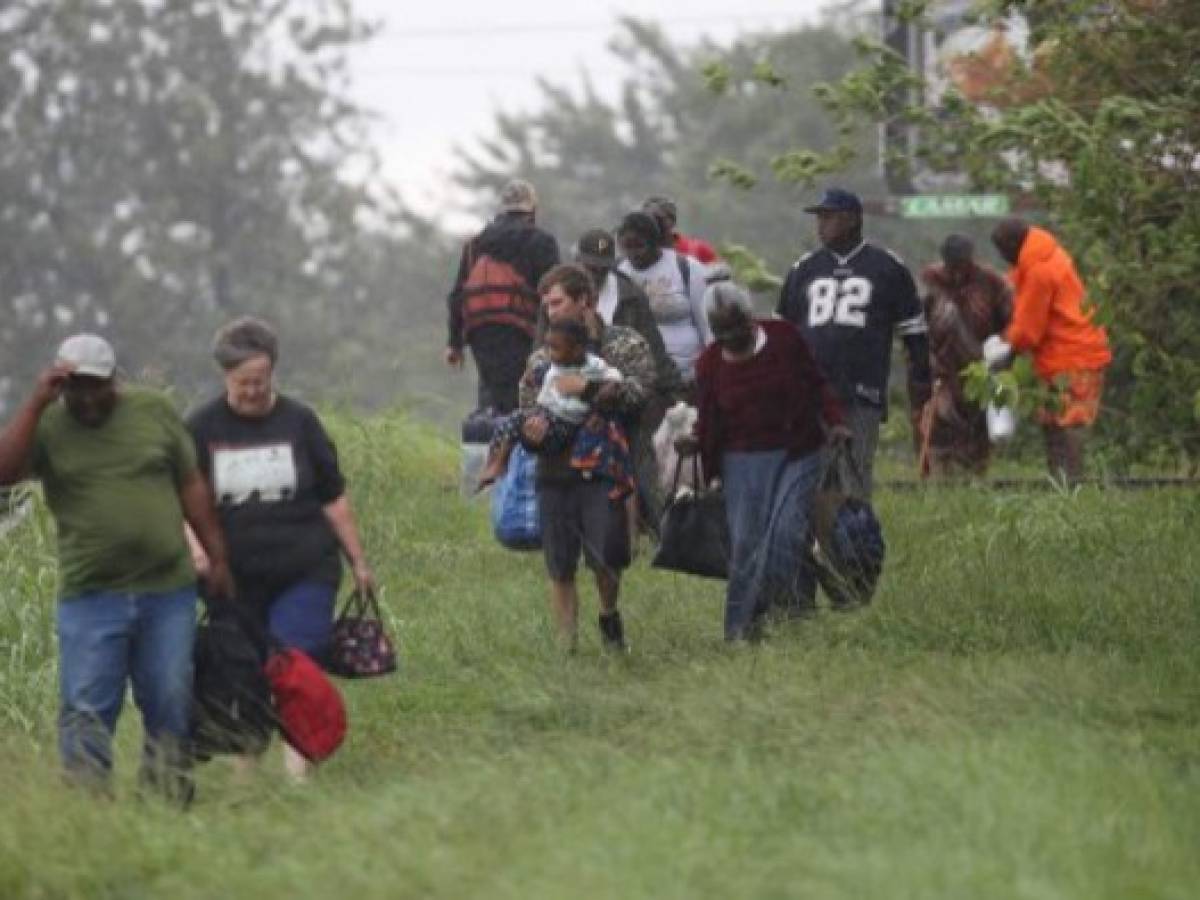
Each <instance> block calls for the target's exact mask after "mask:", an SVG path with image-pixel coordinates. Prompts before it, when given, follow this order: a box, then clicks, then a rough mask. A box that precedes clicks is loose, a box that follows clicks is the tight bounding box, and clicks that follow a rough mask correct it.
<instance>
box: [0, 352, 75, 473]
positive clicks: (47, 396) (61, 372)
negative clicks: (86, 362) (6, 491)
mask: <svg viewBox="0 0 1200 900" xmlns="http://www.w3.org/2000/svg"><path fill="white" fill-rule="evenodd" d="M70 374H71V367H70V366H61V365H56V366H51V367H50V368H48V369H46V370H45V371H44V372H42V374H41V375H39V376H38V380H37V382H36V383H35V384H34V388H33V392H32V393H31V394H30V395H29V399H27V400H26V401H25V402H24V403H23V404H21V406H20V408H19V409H18V410H17V413H16V415H15V416H13V418H12V421H11V422H9V423H8V425H6V426H5V428H4V430H3V431H0V486H6V485H10V484H16V483H17V482H18V481H20V480H21V479H23V478H26V477H28V475H29V470H30V466H31V465H32V463H33V448H34V445H35V443H36V441H37V427H38V422H40V421H41V419H42V413H44V412H45V411H46V407H48V406H49V405H50V404H51V403H53V402H54V401H55V400H57V399H58V398H59V397H60V396H61V395H62V390H63V385H65V384H66V381H67V376H68V375H70Z"/></svg>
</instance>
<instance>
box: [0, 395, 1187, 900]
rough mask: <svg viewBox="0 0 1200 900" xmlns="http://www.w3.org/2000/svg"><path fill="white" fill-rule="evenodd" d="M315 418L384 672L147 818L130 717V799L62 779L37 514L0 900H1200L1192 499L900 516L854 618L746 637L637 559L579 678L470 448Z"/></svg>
mask: <svg viewBox="0 0 1200 900" xmlns="http://www.w3.org/2000/svg"><path fill="white" fill-rule="evenodd" d="M333 420H334V426H335V430H336V433H337V438H338V444H339V448H340V450H341V454H342V457H343V460H344V463H345V466H346V469H347V471H348V473H349V477H350V484H351V494H352V497H353V501H354V504H355V506H356V508H357V510H358V513H359V517H360V520H361V522H362V525H363V530H364V534H365V537H366V541H367V544H368V547H369V550H370V555H371V557H372V561H373V562H374V564H375V566H376V569H377V572H378V574H379V576H380V578H381V581H382V582H383V584H384V586H385V588H384V601H385V607H386V615H387V617H388V619H389V624H390V625H391V626H392V628H393V630H394V631H395V633H396V634H397V635H398V637H399V639H400V643H401V647H402V655H403V660H402V669H401V672H400V673H399V674H398V675H397V676H395V677H393V678H391V679H389V680H380V681H376V682H366V683H353V684H348V685H346V686H345V692H346V695H347V699H348V702H349V705H350V709H351V718H352V724H351V729H352V730H351V736H350V739H349V741H348V743H347V745H346V746H345V748H344V749H343V750H342V751H341V752H340V753H339V755H338V756H336V757H335V758H334V759H333V760H331V761H330V762H329V763H328V764H327V765H326V766H325V767H324V768H323V769H322V770H321V771H320V772H319V773H318V777H317V778H316V780H315V781H314V782H312V783H311V784H309V785H306V786H304V787H302V788H295V787H292V786H290V785H288V784H287V783H286V781H285V780H284V779H283V777H282V775H281V774H280V773H279V771H278V769H279V766H278V764H277V760H276V759H274V758H271V759H270V760H269V764H266V765H264V767H263V769H262V771H261V772H260V773H259V774H258V776H257V777H255V778H253V779H251V780H250V781H249V782H245V783H243V782H240V781H239V780H238V779H235V778H234V777H233V776H232V774H231V772H230V770H229V768H228V767H227V766H226V765H224V764H223V763H221V762H217V763H212V764H208V765H206V766H205V767H203V768H202V769H201V770H200V773H199V780H200V793H199V798H198V801H197V803H196V804H195V806H194V807H193V809H192V810H191V811H190V812H188V813H186V814H178V813H175V812H173V811H171V810H169V809H167V808H165V807H160V806H159V805H158V804H156V803H153V802H144V801H143V802H139V801H138V800H137V799H135V797H134V792H133V790H132V771H131V770H132V769H133V767H134V763H135V760H136V743H137V740H138V725H137V722H136V716H135V715H133V714H132V711H128V712H127V713H126V715H125V717H124V719H123V722H122V726H121V729H120V734H119V763H118V764H119V766H120V770H119V785H118V788H119V789H118V796H117V799H116V800H114V801H111V802H98V801H96V800H93V799H91V798H89V797H88V796H86V795H81V794H78V793H75V792H73V791H71V790H69V789H67V788H65V787H63V786H62V785H60V784H59V781H58V778H57V770H56V760H55V758H54V750H53V747H54V740H53V738H54V731H53V724H54V713H55V703H56V701H55V682H54V678H55V666H54V645H53V635H52V631H53V629H52V625H51V622H52V603H53V594H54V552H53V541H52V531H51V528H50V523H49V522H48V521H47V519H46V516H45V514H44V512H42V511H39V512H38V513H37V514H36V515H35V516H33V517H32V518H31V519H30V520H29V521H27V522H26V523H25V524H23V525H22V526H21V527H20V528H18V529H16V530H14V531H13V532H12V533H10V534H9V535H8V536H7V537H6V539H5V540H4V542H3V543H0V728H2V733H3V736H2V737H0V796H2V797H3V798H4V801H3V807H2V811H0V897H5V898H7V897H120V898H127V897H164V896H171V897H178V898H191V897H197V898H199V897H324V896H347V897H381V898H382V897H397V896H414V897H417V896H419V897H424V896H446V897H462V896H488V897H501V898H507V897H512V898H518V897H519V898H526V897H609V896H612V897H617V896H620V897H628V896H646V897H697V896H713V897H731V896H732V897H789V896H797V897H800V896H803V897H827V896H828V897H871V896H879V897H937V896H944V897H955V898H958V897H997V898H1000V897H1005V898H1007V897H1029V898H1034V897H1037V898H1041V897H1081V898H1082V897H1089V898H1091V897H1113V898H1118V897H1121V898H1123V897H1131V896H1138V897H1180V898H1183V897H1190V896H1193V895H1194V893H1195V887H1194V886H1195V885H1196V884H1197V883H1200V853H1197V852H1196V851H1197V848H1198V847H1200V653H1197V650H1196V647H1197V646H1198V645H1200V598H1198V592H1197V585H1198V584H1200V555H1198V554H1197V553H1196V552H1195V550H1194V548H1193V544H1194V540H1193V536H1194V535H1195V534H1196V533H1197V523H1198V521H1200V500H1198V498H1197V497H1196V496H1194V495H1191V494H1182V493H1161V494H1120V493H1102V492H1098V491H1083V492H1080V493H1078V494H1075V495H1056V494H1038V495H1029V496H1014V495H1007V496H1006V495H997V494H993V493H989V492H986V491H982V490H972V489H969V488H957V489H945V490H936V489H931V490H929V491H927V492H925V493H920V494H913V495H887V494H885V495H883V496H881V497H880V498H879V503H878V506H879V511H880V514H881V517H882V519H883V520H884V524H885V528H886V533H887V538H888V544H889V547H888V550H889V557H888V565H887V569H886V574H885V578H884V582H883V584H882V586H881V588H880V591H879V593H878V595H877V597H876V602H875V603H874V604H873V605H872V607H870V608H869V609H867V610H865V611H863V612H860V613H856V614H851V615H845V614H833V613H826V614H823V615H821V616H819V617H818V618H817V619H815V620H812V621H807V622H804V623H803V624H799V625H794V626H788V627H786V628H784V629H781V630H778V631H776V632H773V633H772V634H771V635H770V636H769V638H768V640H767V641H766V642H764V643H763V644H762V645H760V646H757V647H738V648H730V647H726V646H725V645H724V644H723V643H722V642H721V641H720V639H719V636H720V611H721V601H722V589H721V585H719V584H717V583H714V582H705V581H698V580H693V579H688V578H685V577H682V576H674V575H669V574H665V573H661V572H656V571H652V570H650V569H649V568H647V566H646V563H645V559H644V558H643V559H641V560H640V561H639V562H638V564H637V565H636V566H635V568H634V570H633V571H632V572H631V573H630V576H629V577H628V579H627V582H626V585H625V589H624V596H623V608H624V610H625V616H626V621H627V628H628V631H629V635H630V638H631V641H632V644H633V652H632V653H631V654H630V655H629V656H627V657H611V656H607V655H605V654H604V653H603V652H602V651H601V649H600V646H599V641H598V638H597V635H596V633H595V626H594V610H595V607H594V605H589V606H588V609H589V610H591V612H590V613H588V615H586V616H585V617H584V628H583V640H582V642H581V649H580V652H579V653H578V654H577V655H576V656H573V657H568V656H564V655H563V654H561V653H560V652H559V651H558V650H557V649H556V648H555V645H554V643H553V641H552V640H551V636H550V630H549V622H548V616H547V614H546V610H545V599H544V595H545V585H544V580H543V573H542V568H541V564H540V559H539V557H538V556H537V555H536V554H535V555H521V554H513V553H507V552H505V551H503V550H501V549H500V548H498V547H497V546H496V545H495V544H494V543H493V542H492V541H491V540H490V538H489V536H488V533H487V523H486V516H485V515H484V511H483V508H482V507H480V506H478V505H472V504H467V503H464V502H462V501H461V500H460V499H459V498H458V496H457V494H456V475H457V461H456V457H455V455H454V448H453V447H452V446H451V445H450V444H449V443H448V442H446V441H444V440H443V439H442V438H440V437H439V436H438V435H436V434H433V433H430V432H429V431H427V430H424V429H422V428H420V427H418V426H415V425H412V424H410V423H409V422H406V421H404V420H403V419H401V418H397V417H390V418H389V417H381V418H377V419H372V420H369V421H366V422H362V421H355V420H353V419H351V418H349V417H341V416H335V417H333ZM586 597H590V591H586V592H585V602H587V601H586Z"/></svg>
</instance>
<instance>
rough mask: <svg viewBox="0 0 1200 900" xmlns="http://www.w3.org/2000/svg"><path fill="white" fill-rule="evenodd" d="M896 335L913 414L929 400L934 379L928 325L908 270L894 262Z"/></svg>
mask: <svg viewBox="0 0 1200 900" xmlns="http://www.w3.org/2000/svg"><path fill="white" fill-rule="evenodd" d="M895 273H896V274H895V280H894V281H893V284H895V290H896V294H895V297H896V306H895V320H894V321H895V322H896V333H897V334H898V335H900V339H901V340H903V341H904V353H905V355H906V357H907V362H908V407H909V410H910V411H911V412H912V413H913V415H917V414H919V413H920V410H921V407H923V406H924V405H925V402H926V401H927V400H928V399H929V395H930V393H931V390H932V388H931V382H932V380H933V376H932V373H931V372H930V367H929V326H928V324H927V323H926V321H925V310H924V307H923V306H922V305H921V298H920V297H919V296H918V295H917V284H916V282H915V281H913V277H912V272H910V271H908V267H907V266H904V265H903V264H901V263H899V262H897V263H896V269H895Z"/></svg>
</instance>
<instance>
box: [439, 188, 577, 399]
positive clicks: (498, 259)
mask: <svg viewBox="0 0 1200 900" xmlns="http://www.w3.org/2000/svg"><path fill="white" fill-rule="evenodd" d="M537 206H538V199H537V192H536V191H535V190H534V189H533V185H531V184H530V183H529V182H527V181H522V180H520V179H514V180H512V181H510V182H509V183H508V184H506V185H505V186H504V189H503V190H502V191H501V192H500V214H499V215H498V216H497V217H496V218H495V219H494V220H493V221H492V222H491V223H490V224H489V225H488V226H487V227H486V228H484V229H483V231H481V232H480V233H479V234H478V235H476V236H475V237H474V238H472V239H471V240H470V241H468V242H467V243H466V244H465V245H464V246H463V250H462V255H461V256H460V258H459V262H458V274H457V275H456V276H455V278H454V286H453V287H452V288H451V289H450V294H449V296H448V297H447V305H448V306H449V312H450V321H449V326H450V335H449V338H448V340H447V345H446V353H445V358H446V364H447V365H449V366H451V367H452V368H462V365H463V347H464V346H469V347H470V348H471V355H472V356H474V357H475V367H476V369H477V370H478V371H479V393H478V408H479V409H489V408H490V409H492V410H494V411H496V412H499V413H508V412H512V410H514V409H516V406H517V394H518V387H517V385H518V383H519V382H520V380H521V375H522V374H523V373H524V371H525V360H526V359H528V358H529V354H530V352H531V351H532V350H533V338H534V333H535V331H536V329H537V314H538V305H539V302H540V301H539V298H538V294H537V290H536V288H537V284H538V282H539V281H540V280H541V278H542V276H543V275H545V274H546V273H547V272H549V271H550V270H551V269H552V268H554V267H555V266H556V265H558V262H559V255H558V243H557V242H556V241H555V240H554V237H553V236H552V235H551V234H549V233H548V232H546V231H543V230H542V229H541V228H538V227H537V225H536V219H537Z"/></svg>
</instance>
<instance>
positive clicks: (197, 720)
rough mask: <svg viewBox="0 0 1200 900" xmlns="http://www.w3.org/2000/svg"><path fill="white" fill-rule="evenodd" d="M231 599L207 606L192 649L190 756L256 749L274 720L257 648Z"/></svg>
mask: <svg viewBox="0 0 1200 900" xmlns="http://www.w3.org/2000/svg"><path fill="white" fill-rule="evenodd" d="M245 615H246V614H244V613H242V612H241V611H240V610H235V608H234V607H233V606H232V603H223V604H222V603H217V604H213V605H207V603H206V609H205V612H204V615H203V617H202V618H201V620H200V623H199V624H198V625H197V626H196V643H195V647H194V649H193V664H194V667H195V675H194V681H193V693H192V756H193V758H194V759H196V760H197V761H204V760H207V759H211V758H212V757H214V756H218V755H220V754H258V753H262V752H263V751H264V750H266V748H267V744H268V743H269V742H270V740H271V733H272V732H273V731H274V730H275V728H276V725H277V719H276V715H275V707H274V705H273V703H272V700H271V685H270V682H268V681H267V675H266V672H265V671H264V670H263V663H264V659H263V651H262V648H261V647H260V646H259V644H258V643H256V642H255V640H254V639H253V638H252V637H251V636H250V633H249V631H250V628H251V626H249V624H248V623H246V622H245V621H244V618H245Z"/></svg>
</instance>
